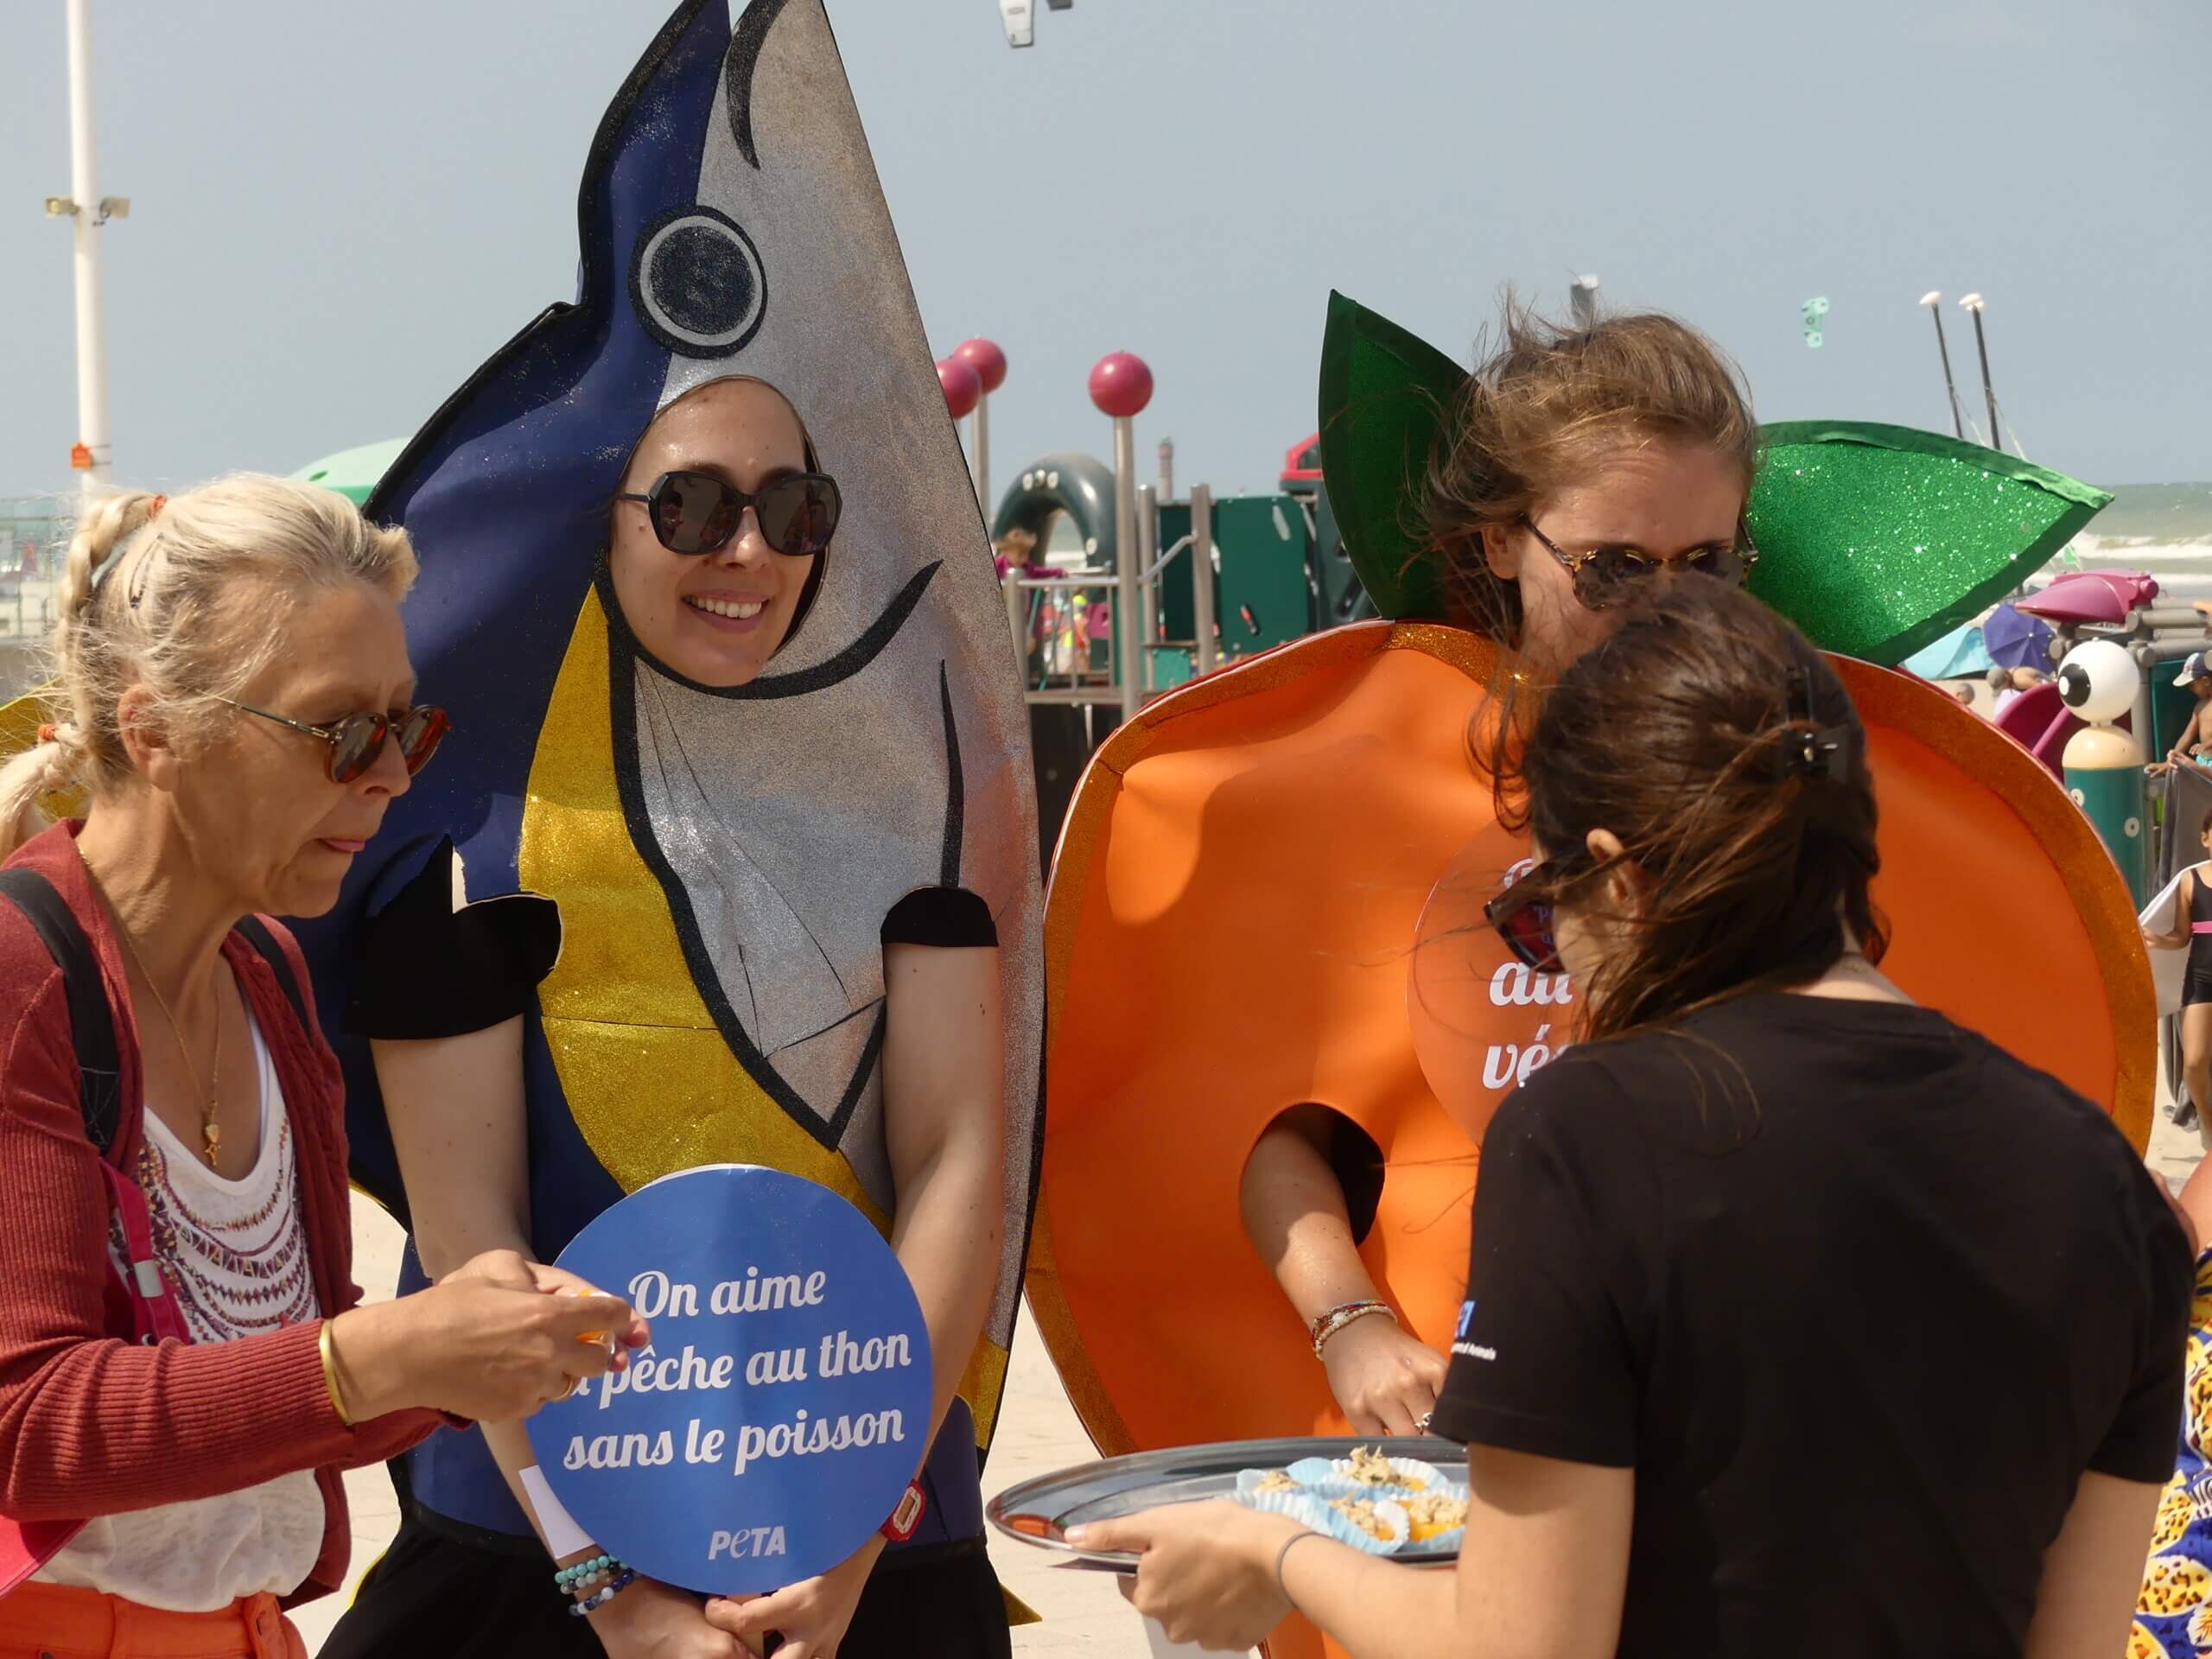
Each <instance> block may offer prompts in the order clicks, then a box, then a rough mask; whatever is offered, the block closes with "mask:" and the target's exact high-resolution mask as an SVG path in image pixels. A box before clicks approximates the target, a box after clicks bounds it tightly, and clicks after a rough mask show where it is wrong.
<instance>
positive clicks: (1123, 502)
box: [1114, 417, 1145, 722]
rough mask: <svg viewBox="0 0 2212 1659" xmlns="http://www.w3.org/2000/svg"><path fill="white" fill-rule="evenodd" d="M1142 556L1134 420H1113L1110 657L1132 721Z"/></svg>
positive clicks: (1136, 702)
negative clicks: (1113, 647) (1116, 661)
mask: <svg viewBox="0 0 2212 1659" xmlns="http://www.w3.org/2000/svg"><path fill="white" fill-rule="evenodd" d="M1142 559H1143V554H1142V553H1141V551H1140V550H1139V549H1138V547H1137V440H1136V423H1135V422H1134V421H1131V420H1128V419H1127V418H1126V417H1123V418H1119V419H1116V421H1115V423H1114V588H1115V593H1114V644H1115V645H1116V650H1115V652H1114V655H1115V656H1116V657H1117V658H1120V659H1121V660H1120V662H1119V664H1117V665H1118V667H1119V668H1120V670H1121V681H1122V720H1123V721H1124V722H1126V721H1132V720H1135V718H1136V714H1137V710H1138V709H1141V708H1142V707H1143V706H1144V645H1145V640H1144V627H1143V625H1142V623H1141V621H1140V620H1139V613H1140V612H1141V611H1142V610H1143V608H1144V601H1142V599H1141V598H1140V597H1139V592H1138V589H1139V584H1140V583H1141V582H1142V581H1143V575H1142V573H1141V570H1140V569H1139V566H1140V563H1141V561H1142Z"/></svg>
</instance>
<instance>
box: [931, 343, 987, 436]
mask: <svg viewBox="0 0 2212 1659" xmlns="http://www.w3.org/2000/svg"><path fill="white" fill-rule="evenodd" d="M937 383H938V385H940V386H942V387H944V406H945V408H946V409H947V410H950V412H951V415H952V418H953V419H954V420H956V421H958V420H965V419H966V418H967V416H968V414H969V411H970V410H973V409H974V408H975V407H976V400H977V399H978V398H980V397H982V395H983V378H982V376H981V375H979V374H977V373H976V371H975V370H974V369H972V368H970V367H969V365H967V364H965V363H963V362H962V361H961V360H960V359H958V358H957V357H945V358H940V359H938V365H937Z"/></svg>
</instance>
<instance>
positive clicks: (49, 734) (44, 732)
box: [38, 726, 61, 743]
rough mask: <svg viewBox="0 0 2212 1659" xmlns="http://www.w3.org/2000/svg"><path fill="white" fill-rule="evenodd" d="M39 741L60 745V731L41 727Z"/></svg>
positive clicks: (50, 727) (51, 727)
mask: <svg viewBox="0 0 2212 1659" xmlns="http://www.w3.org/2000/svg"><path fill="white" fill-rule="evenodd" d="M38 741H40V742H41V743H59V742H60V741H61V734H60V730H59V728H55V727H53V726H41V727H40V728H38Z"/></svg>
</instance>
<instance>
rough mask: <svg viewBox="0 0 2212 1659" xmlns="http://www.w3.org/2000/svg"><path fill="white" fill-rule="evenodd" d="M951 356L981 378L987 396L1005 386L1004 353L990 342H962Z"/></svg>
mask: <svg viewBox="0 0 2212 1659" xmlns="http://www.w3.org/2000/svg"><path fill="white" fill-rule="evenodd" d="M952 354H953V356H955V357H957V358H958V359H960V360H961V361H962V362H963V363H965V364H966V365H968V366H969V368H971V369H973V370H975V371H976V373H977V374H978V375H979V376H981V377H982V382H983V391H985V392H986V393H987V394H988V393H990V392H994V391H997V390H998V389H999V388H1000V387H1001V386H1002V385H1005V384H1006V353H1004V352H1002V351H1001V350H1000V349H999V348H998V347H997V346H996V345H995V344H993V343H992V342H991V341H990V340H963V341H961V342H960V344H959V345H958V346H955V347H954V348H953V353H952Z"/></svg>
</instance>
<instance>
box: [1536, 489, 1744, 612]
mask: <svg viewBox="0 0 2212 1659" xmlns="http://www.w3.org/2000/svg"><path fill="white" fill-rule="evenodd" d="M1521 524H1522V528H1523V529H1524V530H1526V531H1528V532H1529V534H1530V535H1531V536H1533V537H1535V538H1536V539H1537V540H1538V541H1540V542H1541V543H1543V544H1544V549H1545V550H1546V551H1547V552H1548V553H1549V554H1550V555H1551V556H1553V557H1554V558H1555V559H1557V560H1558V561H1559V562H1560V564H1562V565H1564V566H1565V567H1566V569H1567V574H1568V575H1571V576H1573V578H1574V597H1575V598H1576V599H1577V600H1578V601H1580V603H1581V605H1582V607H1583V608H1584V609H1585V610H1590V611H1602V610H1604V609H1605V607H1607V606H1608V605H1610V604H1611V603H1612V602H1613V601H1614V600H1615V599H1617V598H1618V597H1619V594H1620V590H1621V588H1622V586H1623V584H1624V583H1627V582H1638V581H1641V580H1643V578H1644V577H1646V576H1655V575H1658V574H1659V573H1660V572H1661V571H1662V570H1681V571H1686V572H1688V574H1690V575H1698V576H1711V577H1713V578H1714V579H1715V580H1717V581H1719V582H1726V583H1727V584H1728V585H1729V586H1730V587H1731V588H1740V587H1742V586H1743V585H1744V583H1745V580H1746V579H1748V578H1749V576H1750V575H1751V567H1752V566H1753V565H1755V564H1757V563H1758V562H1759V550H1758V548H1757V547H1756V546H1755V545H1753V543H1752V542H1751V530H1750V527H1749V526H1747V525H1744V524H1738V526H1737V529H1736V539H1735V541H1734V542H1733V543H1732V544H1730V545H1728V546H1726V547H1720V546H1714V547H1700V548H1694V549H1693V550H1691V551H1689V552H1688V553H1685V554H1682V555H1681V556H1678V557H1675V558H1671V559H1662V558H1658V557H1656V556H1653V555H1651V554H1649V553H1646V552H1643V551H1642V550H1639V549H1637V548H1633V547H1592V548H1589V549H1586V550H1584V551H1582V552H1580V553H1570V552H1568V551H1567V550H1566V549H1565V548H1563V547H1561V546H1560V544H1559V543H1557V542H1555V541H1554V540H1552V538H1551V537H1548V536H1547V535H1545V534H1544V532H1543V531H1541V530H1539V529H1537V528H1536V521H1535V519H1533V518H1530V517H1529V515H1528V514H1527V513H1525V512H1524V513H1522V515H1521Z"/></svg>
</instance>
